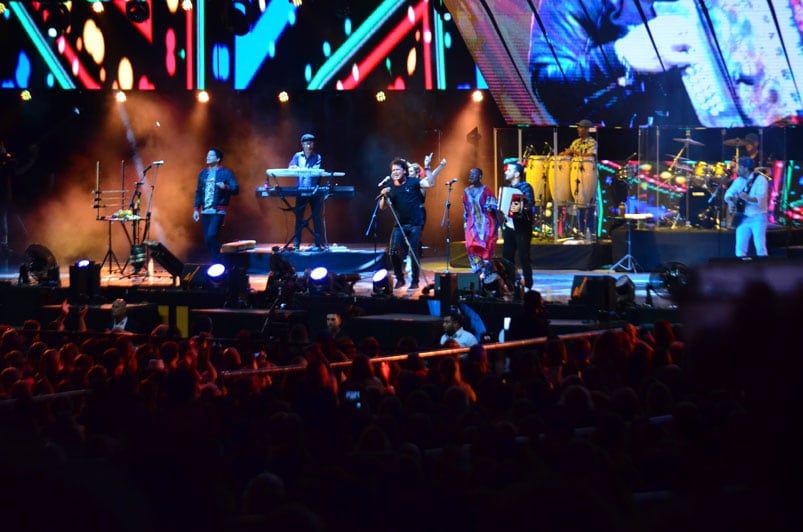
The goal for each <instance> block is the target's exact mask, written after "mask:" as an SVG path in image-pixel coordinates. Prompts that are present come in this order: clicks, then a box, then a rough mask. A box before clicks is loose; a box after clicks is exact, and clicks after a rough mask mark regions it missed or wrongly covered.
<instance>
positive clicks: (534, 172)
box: [524, 155, 552, 205]
mask: <svg viewBox="0 0 803 532" xmlns="http://www.w3.org/2000/svg"><path fill="white" fill-rule="evenodd" d="M549 160H550V157H549V156H547V155H531V156H530V157H529V158H528V159H527V167H526V168H525V169H524V175H525V178H526V180H527V182H528V183H529V184H530V185H531V186H532V187H533V195H534V197H535V203H536V205H537V204H539V203H543V202H546V201H549V200H551V199H552V193H551V190H550V187H549V184H548V174H547V173H548V171H549ZM545 185H546V186H545Z"/></svg>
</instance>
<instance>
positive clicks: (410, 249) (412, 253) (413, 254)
mask: <svg viewBox="0 0 803 532" xmlns="http://www.w3.org/2000/svg"><path fill="white" fill-rule="evenodd" d="M381 197H382V195H381V194H380V195H379V197H377V198H376V199H377V200H379V199H380V198H381ZM385 203H387V205H388V207H389V208H390V212H391V213H393V219H394V220H396V225H397V226H398V227H399V231H401V234H402V238H404V243H405V244H407V250H408V253H410V256H411V257H412V260H414V261H415V263H416V265H418V271H419V272H420V273H421V276H422V277H423V278H424V286H429V279H427V274H426V272H425V271H424V269H423V268H422V267H421V261H419V260H418V254H417V253H416V251H415V250H414V249H413V247H412V246H411V245H410V240H409V239H408V238H407V233H405V232H404V226H403V225H402V223H401V220H399V215H398V214H396V209H394V208H393V201H391V199H390V197H388V196H385ZM377 205H379V203H377ZM388 253H393V250H388Z"/></svg>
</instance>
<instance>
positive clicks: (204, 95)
mask: <svg viewBox="0 0 803 532" xmlns="http://www.w3.org/2000/svg"><path fill="white" fill-rule="evenodd" d="M197 98H198V101H199V102H200V103H209V93H208V92H207V91H198V96H197Z"/></svg>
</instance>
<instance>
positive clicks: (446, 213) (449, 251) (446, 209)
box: [441, 182, 454, 273]
mask: <svg viewBox="0 0 803 532" xmlns="http://www.w3.org/2000/svg"><path fill="white" fill-rule="evenodd" d="M453 185H454V183H452V182H448V183H447V185H446V186H448V187H449V188H448V190H447V191H446V204H445V205H444V206H443V218H442V219H441V227H443V225H444V224H446V269H445V273H449V262H450V261H451V254H452V219H451V218H450V217H449V209H450V208H451V206H452V202H451V201H450V200H449V197H450V196H451V194H452V186H453Z"/></svg>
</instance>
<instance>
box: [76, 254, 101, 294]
mask: <svg viewBox="0 0 803 532" xmlns="http://www.w3.org/2000/svg"><path fill="white" fill-rule="evenodd" d="M100 268H101V265H100V264H95V263H94V262H90V263H89V264H87V265H85V266H79V265H77V264H72V265H70V296H71V299H73V300H74V301H75V302H84V303H85V302H88V301H90V300H92V299H94V298H98V297H100V295H101V294H100Z"/></svg>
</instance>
